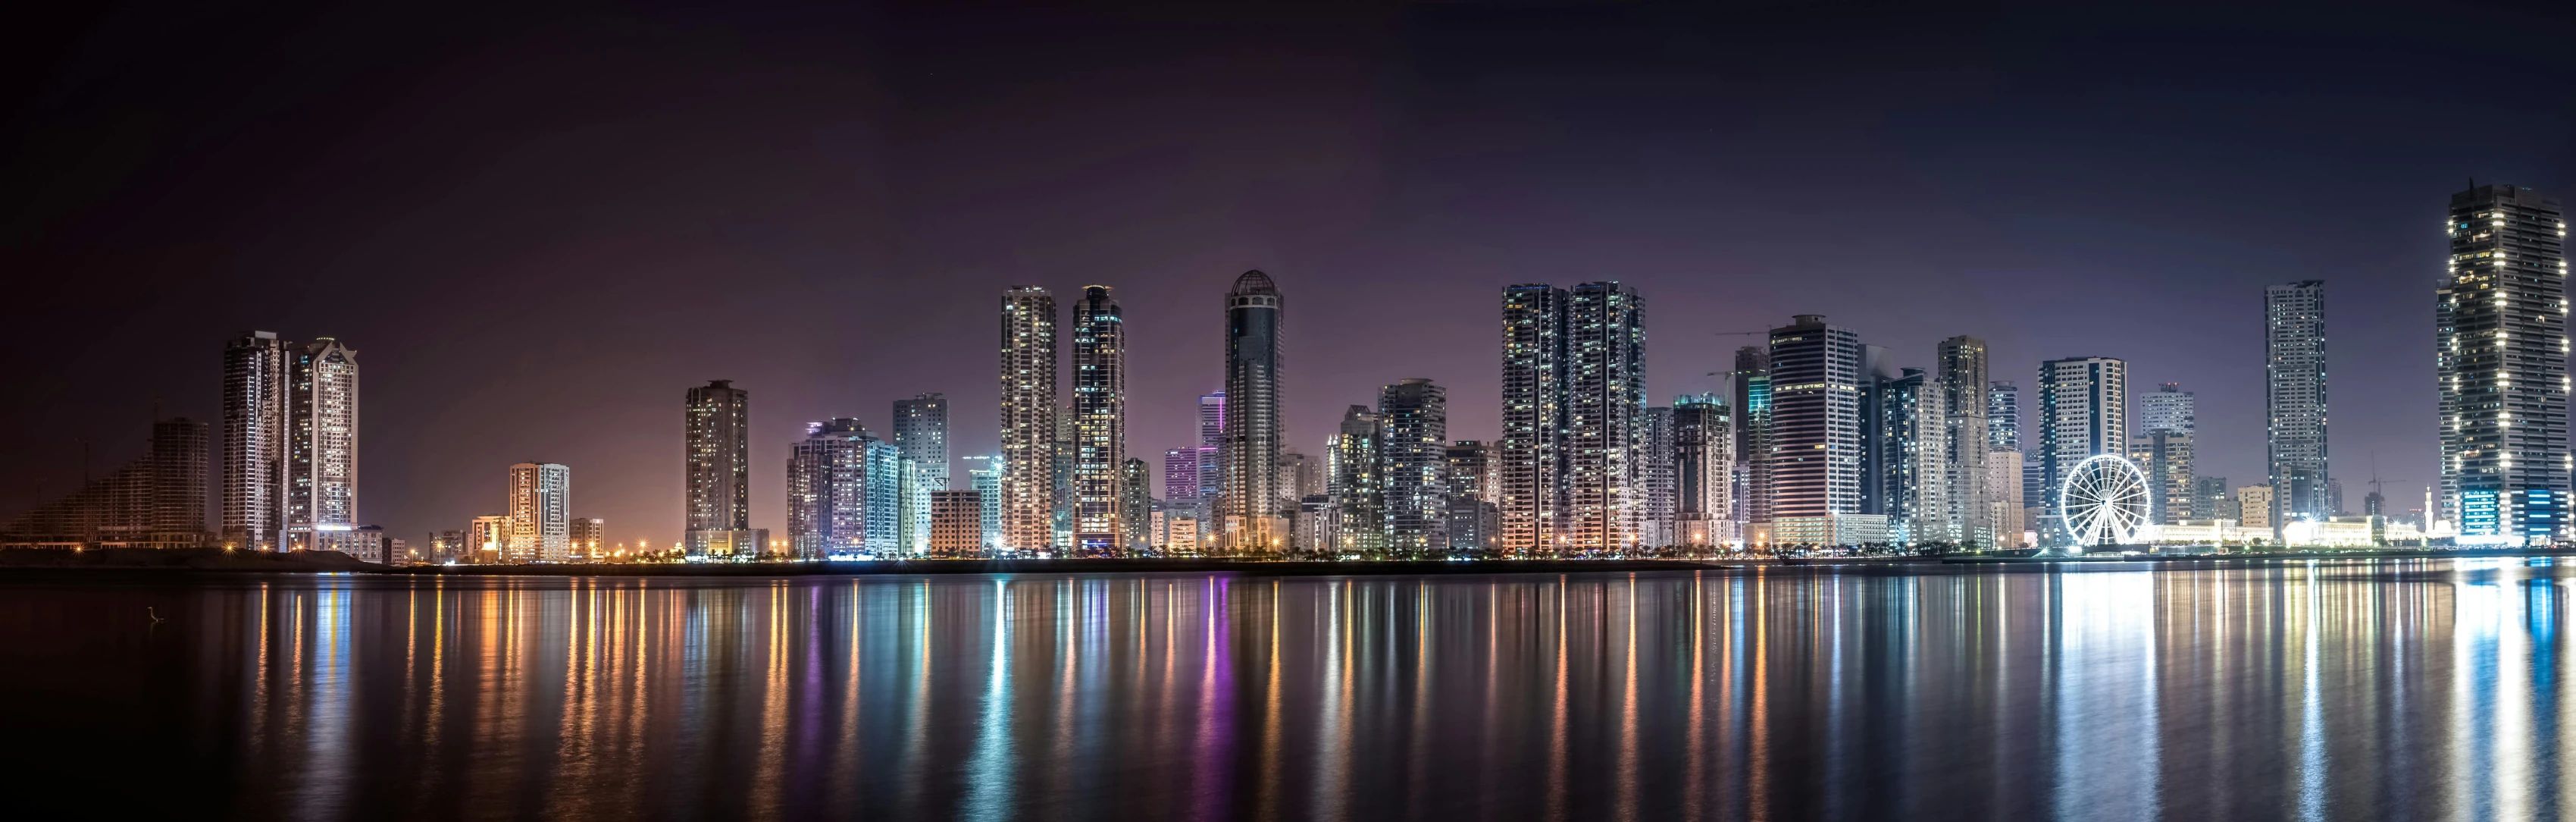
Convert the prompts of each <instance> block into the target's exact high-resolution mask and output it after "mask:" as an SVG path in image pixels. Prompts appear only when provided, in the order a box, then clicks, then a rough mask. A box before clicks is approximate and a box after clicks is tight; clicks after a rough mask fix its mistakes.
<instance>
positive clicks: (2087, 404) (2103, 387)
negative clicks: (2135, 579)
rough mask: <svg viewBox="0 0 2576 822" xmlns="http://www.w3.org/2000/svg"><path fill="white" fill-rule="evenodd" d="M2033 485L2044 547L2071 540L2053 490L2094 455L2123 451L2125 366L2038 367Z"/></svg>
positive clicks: (2082, 361) (2058, 363)
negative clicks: (2036, 487)
mask: <svg viewBox="0 0 2576 822" xmlns="http://www.w3.org/2000/svg"><path fill="white" fill-rule="evenodd" d="M2038 418H2039V419H2038V422H2039V425H2038V430H2037V431H2036V432H2035V434H2036V435H2037V437H2038V438H2039V485H2040V488H2041V489H2042V493H2043V494H2044V496H2043V497H2042V499H2041V500H2040V502H2039V505H2040V506H2042V507H2044V508H2045V509H2046V510H2045V512H2044V517H2045V518H2046V519H2047V521H2046V522H2043V523H2041V524H2040V527H2039V531H2040V534H2041V537H2042V538H2043V539H2044V540H2045V544H2046V545H2050V546H2055V545H2061V544H2064V543H2066V542H2068V541H2071V540H2072V539H2073V536H2072V535H2070V534H2068V533H2067V532H2066V528H2065V526H2064V516H2065V514H2064V512H2062V511H2059V510H2057V506H2058V502H2059V500H2058V499H2057V496H2058V494H2057V491H2058V489H2060V488H2063V487H2065V485H2066V478H2067V476H2068V475H2069V474H2071V473H2072V472H2073V471H2074V470H2075V466H2076V464H2077V463H2081V462H2083V461H2084V460H2085V458H2087V457H2091V456H2093V455H2095V454H2126V453H2128V450H2129V364H2128V363H2127V362H2125V361H2122V360H2116V359H2112V358H2109V357H2073V358H2069V359H2062V360H2049V361H2047V362H2043V363H2040V364H2039V413H2038Z"/></svg>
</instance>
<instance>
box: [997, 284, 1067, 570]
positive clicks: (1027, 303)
mask: <svg viewBox="0 0 2576 822" xmlns="http://www.w3.org/2000/svg"><path fill="white" fill-rule="evenodd" d="M1055 364H1056V360H1055V297H1054V296H1052V295H1049V294H1048V293H1047V290H1046V289H1044V288H1040V287H1037V286H1034V285H1024V286H1016V287H1013V288H1011V289H1010V290H1008V291H1005V292H1002V466H1001V467H1002V489H1001V490H1002V546H1001V547H1002V548H1003V549H1005V550H1011V551H1045V550H1049V549H1051V548H1052V547H1053V546H1054V542H1055V536H1054V535H1055V522H1054V518H1055V476H1054V472H1055V433H1056V431H1055V429H1056V420H1055V415H1056V399H1055Z"/></svg>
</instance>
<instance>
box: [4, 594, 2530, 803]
mask: <svg viewBox="0 0 2576 822" xmlns="http://www.w3.org/2000/svg"><path fill="white" fill-rule="evenodd" d="M2133 567H2135V566H2118V567H2113V568H2087V569H2085V570H2083V571H2081V572H2072V573H2042V572H1991V571H1988V572H1976V571H1969V570H1963V569H1959V568H1944V567H1938V566H1934V567H1925V568H1912V569H1902V570H1871V571H1850V572H1845V571H1838V570H1835V569H1752V570H1742V571H1725V572H1706V573H1657V574H1635V575H1631V574H1582V575H1570V576H1540V575H1510V576H1435V577H1354V578H1261V577H1233V576H1211V575H1152V576H1021V577H968V576H956V577H871V578H829V577H801V578H790V579H774V580H772V579H763V580H716V579H701V580H681V579H650V580H646V579H595V580H594V579H554V578H444V579H441V578H422V579H411V578H396V579H387V578H371V577H319V578H317V577H240V576H211V577H194V578H187V579H184V580H181V579H176V578H169V577H120V578H92V577H77V576H43V577H35V576H17V577H9V578H0V695H5V696H8V697H11V700H10V704H12V705H17V706H42V708H43V709H42V710H13V711H9V712H5V715H0V716H5V718H0V731H5V732H6V738H9V739H12V740H39V742H37V743H36V744H18V745H12V746H0V747H6V749H7V751H8V752H7V753H5V754H0V757H5V759H0V772H7V773H12V774H17V775H18V778H20V779H24V780H26V784H27V785H30V786H34V787H33V789H32V790H30V789H28V788H18V789H14V790H11V791H7V792H5V797H4V798H0V802H5V803H8V804H6V805H0V810H6V809H10V808H12V807H19V806H27V807H20V808H19V809H21V810H36V811H43V812H47V813H50V814H63V813H80V814H90V815H98V814H105V813H108V812H112V811H128V812H159V813H164V814H177V813H182V812H184V813H189V814H191V815H200V816H202V815H207V814H208V813H213V814H215V815H230V816H258V817H291V818H306V819H344V818H450V817H458V816H478V817H547V818H582V817H614V818H637V817H643V818H702V817H711V816H755V817H780V816H788V817H808V816H856V815H868V816H878V817H885V818H966V819H987V820H1004V819H1057V818H1104V817H1119V818H1145V819H1152V818H1206V819H1214V818H1265V819H1310V818H1320V819H1385V818H1440V819H1449V818H1489V819H1522V818H1533V817H1535V818H1552V819H1669V818H1693V817H1698V818H1780V819H1797V818H1811V817H1822V818H1841V819H1878V818H1895V817H1904V818H1984V817H2015V818H2051V817H2053V818H2064V819H2154V818H2210V817H2215V816H2247V817H2263V818H2271V817H2295V818H2302V819H2318V820H2323V819H2347V818H2355V817H2375V816H2408V817H2417V818H2452V819H2498V818H2538V817H2550V816H2576V808H2571V807H2570V804H2571V803H2576V792H2571V791H2568V790H2566V789H2565V784H2564V783H2565V771H2564V769H2563V767H2562V766H2561V765H2559V764H2557V763H2558V762H2559V761H2560V760H2561V756H2560V749H2559V747H2558V741H2559V740H2560V739H2562V738H2567V733H2565V732H2566V731H2567V730H2568V728H2569V726H2568V724H2567V723H2568V722H2569V721H2570V720H2568V719H2566V718H2564V717H2563V716H2562V712H2561V711H2560V710H2559V708H2560V706H2561V705H2562V704H2563V703H2564V701H2565V698H2566V697H2567V695H2568V693H2569V691H2568V689H2569V688H2570V687H2571V686H2570V685H2569V684H2568V683H2569V680H2568V678H2567V677H2565V676H2562V675H2561V674H2562V672H2561V671H2560V667H2561V666H2562V665H2563V664H2564V662H2563V661H2562V656H2563V655H2561V654H2559V653H2557V651H2558V641H2559V637H2560V636H2562V635H2563V634H2564V633H2565V632H2562V631H2559V630H2558V629H2557V628H2558V625H2559V621H2560V620H2561V619H2562V618H2564V617H2563V614H2564V611H2565V609H2564V608H2562V607H2560V601H2559V597H2560V595H2561V591H2562V590H2563V589H2564V588H2565V586H2566V585H2568V584H2569V582H2568V579H2567V577H2570V576H2576V571H2572V570H2571V569H2569V568H2565V567H2559V566H2552V565H2549V564H2547V563H2531V564H2526V563H2523V562H2520V561H2460V562H2457V563H2454V562H2446V561H2410V562H2389V563H2377V564H2336V563H2323V564H2311V565H2281V566H2272V567H2261V568H2234V569H2208V570H2169V571H2160V572H2145V571H2137V570H2124V569H2127V568H2133ZM147 606H148V607H151V608H153V609H154V610H155V611H156V612H158V613H160V614H163V615H168V616H169V621H168V622H166V623H162V624H158V625H154V624H151V623H150V621H149V619H148V618H146V617H145V616H144V609H145V608H146V607H147ZM136 773H148V774H150V775H151V778H152V782H153V784H156V785H161V786H164V788H165V789H162V790H155V791H131V790H123V789H121V788H122V786H124V785H126V784H128V783H129V781H130V780H131V779H132V777H133V775H134V774H136ZM13 781H14V780H13Z"/></svg>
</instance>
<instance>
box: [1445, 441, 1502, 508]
mask: <svg viewBox="0 0 2576 822" xmlns="http://www.w3.org/2000/svg"><path fill="white" fill-rule="evenodd" d="M1441 459H1442V460H1443V461H1444V462H1447V463H1448V469H1447V471H1448V473H1447V474H1446V475H1445V476H1446V477H1447V479H1448V481H1449V496H1450V498H1451V499H1456V498H1458V497H1474V498H1477V499H1481V500H1485V501H1488V502H1491V501H1493V499H1494V496H1495V493H1496V489H1495V484H1496V482H1497V479H1498V478H1497V477H1495V476H1494V473H1495V472H1494V446H1493V444H1492V443H1488V442H1484V441H1481V440H1458V441H1455V442H1451V443H1449V447H1448V449H1447V450H1446V451H1444V452H1443V453H1442V454H1441Z"/></svg>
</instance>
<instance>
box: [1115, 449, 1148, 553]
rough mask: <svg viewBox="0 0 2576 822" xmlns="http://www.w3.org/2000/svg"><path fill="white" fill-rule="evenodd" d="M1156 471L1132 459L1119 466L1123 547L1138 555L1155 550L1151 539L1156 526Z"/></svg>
mask: <svg viewBox="0 0 2576 822" xmlns="http://www.w3.org/2000/svg"><path fill="white" fill-rule="evenodd" d="M1152 474H1153V471H1152V469H1151V468H1148V467H1147V466H1146V465H1145V461H1144V460H1141V459H1137V458H1135V457H1128V458H1127V460H1126V461H1125V462H1122V463H1120V464H1119V466H1118V523H1119V538H1120V539H1121V540H1122V542H1121V544H1120V546H1119V547H1121V548H1123V549H1125V550H1129V551H1138V550H1143V549H1145V548H1148V547H1151V543H1150V542H1149V541H1148V537H1149V535H1150V534H1152V533H1153V525H1154V517H1153V512H1154V490H1153V489H1154V481H1153V479H1152Z"/></svg>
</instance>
